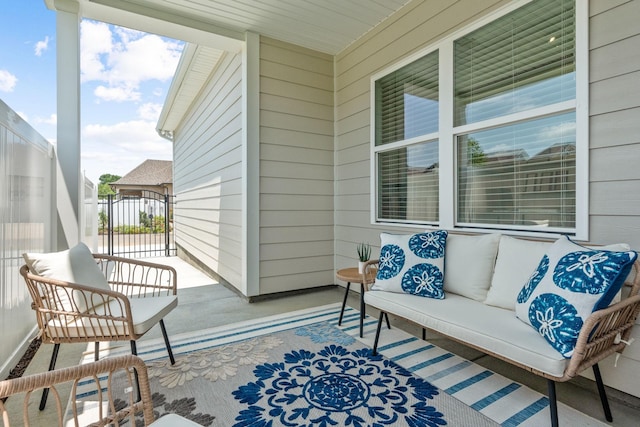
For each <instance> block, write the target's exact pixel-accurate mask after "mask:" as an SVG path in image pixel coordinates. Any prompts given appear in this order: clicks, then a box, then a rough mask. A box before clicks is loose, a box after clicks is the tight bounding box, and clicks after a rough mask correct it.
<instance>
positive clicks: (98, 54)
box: [81, 21, 183, 101]
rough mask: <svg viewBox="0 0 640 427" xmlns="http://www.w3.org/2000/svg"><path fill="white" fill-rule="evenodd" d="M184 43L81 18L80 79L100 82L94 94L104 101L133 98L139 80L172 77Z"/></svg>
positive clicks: (134, 98)
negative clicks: (98, 88)
mask: <svg viewBox="0 0 640 427" xmlns="http://www.w3.org/2000/svg"><path fill="white" fill-rule="evenodd" d="M182 47H183V44H182V43H180V42H176V41H171V40H167V39H163V38H161V37H159V36H157V35H154V34H147V33H143V32H140V31H134V30H129V29H125V28H120V27H112V26H109V25H107V24H104V23H97V22H93V21H83V22H82V39H81V51H82V53H81V55H82V56H81V70H82V79H83V82H89V81H98V82H102V83H103V85H102V86H103V87H102V88H101V89H100V90H96V91H95V92H94V93H95V95H96V96H97V97H98V98H100V99H103V100H107V101H136V100H139V99H140V93H139V91H138V89H139V86H140V84H141V83H142V82H145V81H148V80H154V79H155V80H159V81H163V82H164V81H167V80H169V79H171V78H172V77H173V74H174V73H175V69H176V66H177V64H178V61H179V60H180V54H181V52H182Z"/></svg>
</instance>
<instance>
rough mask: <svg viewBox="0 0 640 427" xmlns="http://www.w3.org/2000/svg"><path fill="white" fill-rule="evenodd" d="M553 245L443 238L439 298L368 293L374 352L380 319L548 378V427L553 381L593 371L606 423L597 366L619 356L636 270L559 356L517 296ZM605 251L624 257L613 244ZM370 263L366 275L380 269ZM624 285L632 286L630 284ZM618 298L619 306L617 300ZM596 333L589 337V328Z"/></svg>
mask: <svg viewBox="0 0 640 427" xmlns="http://www.w3.org/2000/svg"><path fill="white" fill-rule="evenodd" d="M550 246H551V243H550V242H541V241H532V240H525V239H519V238H513V237H509V236H504V235H499V234H487V235H479V236H467V235H453V234H449V235H448V236H447V238H446V253H445V257H444V299H433V298H425V297H423V296H418V295H413V294H409V293H403V292H391V291H388V290H376V285H375V284H374V285H373V286H372V287H371V290H369V291H368V292H366V293H365V297H364V299H365V302H366V304H368V305H369V306H372V307H375V308H377V309H378V310H380V319H379V323H378V328H377V332H376V337H375V343H374V349H373V351H374V354H375V352H377V344H378V338H379V336H380V333H381V324H382V319H383V314H384V313H388V314H392V315H395V316H398V317H401V318H404V319H407V320H409V321H410V322H413V323H415V324H417V325H419V326H422V327H423V328H426V329H429V330H432V331H434V332H437V333H439V334H441V335H444V336H446V337H449V338H451V339H453V340H455V341H459V342H461V343H463V344H466V345H468V346H470V347H473V348H476V349H478V350H480V351H482V352H485V353H487V354H491V355H494V356H496V357H498V358H500V359H502V360H504V361H506V362H509V363H512V364H514V365H517V366H520V367H522V368H524V369H526V370H528V371H530V372H533V373H535V374H537V375H540V376H542V377H544V378H547V380H548V384H549V401H550V410H551V421H552V425H554V426H555V425H557V423H558V418H557V403H556V398H555V382H557V381H567V380H569V379H571V378H573V377H575V376H576V375H578V374H579V373H580V372H581V371H583V370H584V369H587V368H589V367H592V366H593V370H594V374H595V377H596V380H597V383H598V389H599V392H600V397H601V399H602V402H603V407H604V411H605V416H606V418H607V419H608V420H609V421H610V420H611V414H610V410H609V408H608V403H607V400H606V394H604V387H603V386H602V378H601V375H600V372H599V369H598V365H597V362H598V361H600V360H602V359H603V358H605V357H607V356H609V355H611V354H612V353H614V352H621V351H622V350H623V349H624V347H625V343H624V342H623V341H626V340H628V338H629V334H630V332H631V328H632V326H633V324H634V323H635V320H636V317H637V316H638V312H639V311H640V295H638V292H639V291H640V275H638V274H636V273H637V272H638V271H640V270H638V268H639V266H640V264H639V262H638V261H635V263H634V264H633V269H634V272H632V273H631V274H629V277H630V278H631V277H632V278H633V282H632V283H627V284H628V285H630V287H629V288H627V287H625V288H626V290H625V291H624V292H623V293H624V298H622V301H620V302H617V303H616V302H615V301H614V302H613V303H612V304H611V305H610V306H609V307H608V308H606V309H602V310H599V311H596V312H594V313H593V314H591V316H589V317H588V318H587V319H586V320H585V322H584V325H583V327H582V329H581V331H580V335H579V337H578V344H577V345H576V351H575V352H574V353H573V355H572V356H571V358H565V357H563V356H562V355H561V354H560V353H559V352H558V351H556V349H554V348H553V347H552V346H551V345H550V344H549V343H548V342H547V341H546V340H545V339H544V338H543V337H542V336H541V335H540V334H539V333H538V331H537V330H536V329H534V328H533V327H531V326H530V325H528V324H526V323H524V322H523V321H521V320H520V319H518V318H517V317H516V313H515V307H516V299H517V296H518V293H519V292H520V290H521V289H522V288H523V285H524V284H525V283H527V281H528V280H529V279H530V277H531V275H532V273H533V272H534V271H535V270H536V267H537V266H538V264H539V263H540V260H541V258H542V256H543V255H544V254H545V253H546V251H547V250H548V249H549V248H550ZM605 248H606V249H608V250H628V246H626V245H612V246H609V247H605ZM378 264H379V260H372V261H369V263H368V264H367V265H366V268H371V267H378ZM627 280H629V279H627ZM620 299H621V297H620V296H618V298H617V299H616V301H619V300H620ZM596 326H597V328H596V329H595V330H594V327H596Z"/></svg>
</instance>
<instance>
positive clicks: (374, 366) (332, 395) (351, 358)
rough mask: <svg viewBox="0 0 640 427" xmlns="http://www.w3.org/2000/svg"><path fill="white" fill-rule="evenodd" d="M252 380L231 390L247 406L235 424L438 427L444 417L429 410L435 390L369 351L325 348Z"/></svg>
mask: <svg viewBox="0 0 640 427" xmlns="http://www.w3.org/2000/svg"><path fill="white" fill-rule="evenodd" d="M253 373H254V375H255V376H256V381H254V382H250V383H248V384H245V385H242V386H240V387H239V388H238V389H237V390H236V391H234V392H233V395H234V396H235V398H236V399H237V400H238V401H240V403H243V404H247V405H248V408H247V409H244V410H242V411H240V415H238V417H237V418H236V421H237V423H236V424H234V425H235V426H261V425H268V423H269V422H271V421H273V422H279V423H280V424H282V425H327V426H329V425H346V426H354V427H359V426H367V425H378V426H392V425H398V424H401V425H412V426H416V427H419V426H429V427H437V426H443V425H447V421H446V419H445V416H444V414H442V413H441V412H438V410H437V409H436V408H435V407H433V406H430V404H429V402H430V401H432V400H433V397H434V396H436V395H437V394H438V393H439V391H438V389H437V388H436V387H434V386H432V385H431V384H429V383H428V382H426V381H424V380H423V379H421V378H418V377H415V376H414V375H413V374H411V373H410V372H409V371H407V370H406V369H404V368H403V367H401V366H399V365H397V364H395V363H393V362H391V361H389V360H386V359H383V357H382V356H381V355H377V356H373V355H372V354H371V350H370V349H358V350H354V351H349V350H347V349H346V348H345V347H342V346H340V345H333V344H332V345H329V346H326V347H325V348H324V349H322V350H320V351H318V352H317V353H314V352H310V351H307V350H304V349H301V350H298V351H293V352H291V353H287V354H285V355H284V361H283V362H280V363H265V364H262V365H258V366H257V367H256V368H255V369H254V371H253Z"/></svg>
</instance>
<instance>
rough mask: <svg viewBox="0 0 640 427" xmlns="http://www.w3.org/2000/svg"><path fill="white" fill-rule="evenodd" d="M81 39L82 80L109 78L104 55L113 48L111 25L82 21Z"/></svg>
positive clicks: (106, 55)
mask: <svg viewBox="0 0 640 427" xmlns="http://www.w3.org/2000/svg"><path fill="white" fill-rule="evenodd" d="M80 29H81V40H80V70H81V73H82V81H83V82H85V81H92V80H98V81H104V80H106V79H107V74H106V71H105V66H104V64H103V57H104V58H107V57H108V54H109V53H110V52H111V50H112V49H113V39H112V34H111V30H110V29H109V25H107V24H105V23H102V22H93V21H87V20H84V21H82V24H81V27H80Z"/></svg>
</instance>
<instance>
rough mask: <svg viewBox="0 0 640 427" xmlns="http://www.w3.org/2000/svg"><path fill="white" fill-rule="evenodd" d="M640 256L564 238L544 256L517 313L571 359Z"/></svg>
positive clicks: (528, 284) (526, 286)
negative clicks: (589, 321)
mask: <svg viewBox="0 0 640 427" xmlns="http://www.w3.org/2000/svg"><path fill="white" fill-rule="evenodd" d="M636 258H637V254H636V253H635V252H634V251H628V252H614V251H607V250H603V249H594V248H587V247H584V246H580V245H578V244H576V243H574V242H572V241H571V240H569V238H568V237H566V236H563V237H561V238H560V239H558V240H557V241H556V242H555V243H554V244H553V245H551V247H550V248H549V250H548V252H547V253H546V254H545V255H544V256H543V257H542V260H540V264H539V265H538V268H537V269H536V270H535V271H534V272H533V274H532V275H531V277H530V278H529V280H528V282H527V283H526V284H525V285H524V287H523V288H522V290H521V291H520V293H519V294H518V299H517V302H516V316H518V318H519V319H520V320H522V321H524V322H525V323H527V324H529V325H531V326H532V327H534V328H535V329H536V330H537V331H538V332H539V333H540V335H542V336H543V337H544V338H545V339H546V340H547V342H549V344H551V346H552V347H553V348H555V349H556V350H558V352H560V354H562V355H563V356H564V357H565V358H570V357H571V355H572V354H573V350H574V348H575V345H576V341H577V340H578V334H579V333H580V329H581V328H582V325H583V323H584V320H585V319H586V318H587V317H589V315H590V314H591V313H592V312H594V311H596V310H600V309H602V308H605V307H607V306H609V304H610V303H611V301H612V300H613V298H614V296H615V295H616V294H617V293H618V291H619V290H620V288H621V287H622V285H623V284H624V281H625V279H626V278H627V276H628V275H629V272H630V270H631V267H632V265H633V262H634V261H635V260H636Z"/></svg>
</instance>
